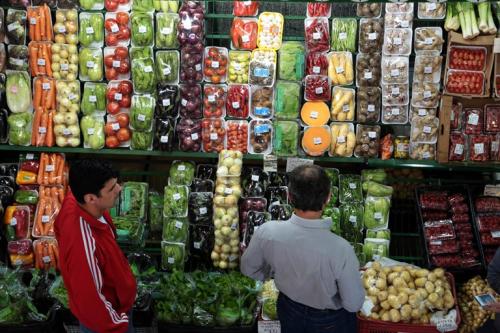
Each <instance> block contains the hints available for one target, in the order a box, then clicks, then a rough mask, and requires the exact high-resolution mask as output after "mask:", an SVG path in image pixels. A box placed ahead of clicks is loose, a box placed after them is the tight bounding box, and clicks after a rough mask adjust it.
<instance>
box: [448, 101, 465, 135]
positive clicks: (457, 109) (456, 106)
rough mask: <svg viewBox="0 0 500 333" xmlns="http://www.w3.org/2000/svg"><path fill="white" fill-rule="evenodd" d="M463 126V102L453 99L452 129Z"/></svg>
mask: <svg viewBox="0 0 500 333" xmlns="http://www.w3.org/2000/svg"><path fill="white" fill-rule="evenodd" d="M461 127H462V103H459V102H457V101H456V100H453V104H452V106H451V114H450V129H451V130H459V129H460V128H461Z"/></svg>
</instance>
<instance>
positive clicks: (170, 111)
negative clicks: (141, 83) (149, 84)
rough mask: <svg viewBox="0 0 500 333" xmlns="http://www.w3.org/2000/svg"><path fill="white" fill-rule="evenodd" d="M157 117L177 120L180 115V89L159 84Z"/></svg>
mask: <svg viewBox="0 0 500 333" xmlns="http://www.w3.org/2000/svg"><path fill="white" fill-rule="evenodd" d="M157 93H158V98H157V100H156V109H155V116H156V117H157V118H159V119H167V118H172V119H174V118H176V117H177V116H178V115H179V110H178V107H179V102H180V97H179V88H178V87H177V86H175V85H164V84H161V83H158V86H157Z"/></svg>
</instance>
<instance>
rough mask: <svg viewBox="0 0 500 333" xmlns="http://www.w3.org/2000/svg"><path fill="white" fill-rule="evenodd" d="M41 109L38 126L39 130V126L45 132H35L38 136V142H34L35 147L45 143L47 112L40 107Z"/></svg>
mask: <svg viewBox="0 0 500 333" xmlns="http://www.w3.org/2000/svg"><path fill="white" fill-rule="evenodd" d="M40 110H41V113H42V118H41V120H40V127H39V130H40V128H45V133H40V132H39V133H38V134H37V137H38V140H37V141H38V142H37V143H36V145H37V147H39V146H44V145H45V138H46V136H47V123H48V118H49V116H48V114H47V111H44V110H43V109H42V108H40Z"/></svg>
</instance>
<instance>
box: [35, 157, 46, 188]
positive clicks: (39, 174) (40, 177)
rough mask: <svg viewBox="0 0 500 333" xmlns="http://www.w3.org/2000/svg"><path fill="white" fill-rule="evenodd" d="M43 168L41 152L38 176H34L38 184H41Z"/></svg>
mask: <svg viewBox="0 0 500 333" xmlns="http://www.w3.org/2000/svg"><path fill="white" fill-rule="evenodd" d="M44 168H45V163H44V158H43V153H42V155H41V156H40V166H39V167H38V176H37V178H36V182H37V183H38V185H43V182H42V181H43V170H44Z"/></svg>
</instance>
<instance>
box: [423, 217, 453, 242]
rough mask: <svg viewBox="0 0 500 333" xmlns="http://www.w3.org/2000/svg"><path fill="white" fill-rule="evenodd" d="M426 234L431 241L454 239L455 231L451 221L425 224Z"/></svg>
mask: <svg viewBox="0 0 500 333" xmlns="http://www.w3.org/2000/svg"><path fill="white" fill-rule="evenodd" d="M424 234H425V237H426V238H427V240H429V241H433V240H445V239H454V238H455V229H454V228H453V223H452V222H451V221H450V220H443V221H432V222H425V223H424Z"/></svg>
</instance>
